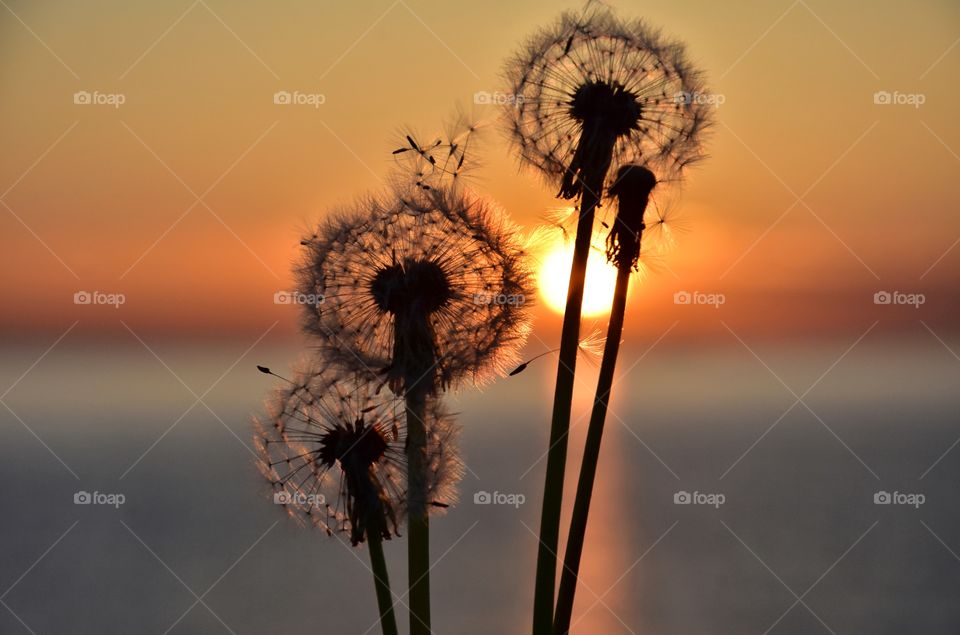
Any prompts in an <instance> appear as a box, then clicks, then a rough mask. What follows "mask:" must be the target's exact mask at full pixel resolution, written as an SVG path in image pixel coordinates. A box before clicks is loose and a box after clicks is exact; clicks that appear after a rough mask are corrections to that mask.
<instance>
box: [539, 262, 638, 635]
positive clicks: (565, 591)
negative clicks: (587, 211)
mask: <svg viewBox="0 0 960 635" xmlns="http://www.w3.org/2000/svg"><path fill="white" fill-rule="evenodd" d="M630 268H631V264H630V263H629V262H626V263H622V264H620V266H619V267H618V268H617V284H616V288H615V290H614V296H613V306H612V307H611V309H610V323H609V326H608V327H607V341H606V344H604V348H603V360H602V361H601V362H600V376H599V379H598V380H597V393H596V396H595V397H594V401H593V410H592V411H591V413H590V425H589V427H588V429H587V440H586V444H585V445H584V449H583V463H582V465H581V467H580V480H579V482H578V483H577V495H576V499H575V500H574V504H573V517H572V518H571V520H570V533H569V535H568V536H567V550H566V553H565V554H564V560H563V570H562V571H561V573H560V591H559V592H558V594H557V610H556V617H555V619H554V625H553V632H554V634H555V635H566V634H567V633H568V632H569V631H570V619H571V615H572V614H573V599H574V594H575V593H576V590H577V575H578V574H579V571H580V558H581V556H582V555H583V543H584V538H585V536H586V532H587V516H588V515H589V513H590V499H591V498H592V496H593V482H594V479H595V477H596V474H597V463H598V462H599V458H600V442H601V440H602V437H603V425H604V421H605V420H606V416H607V401H608V399H609V397H610V390H611V388H612V387H613V371H614V369H615V368H616V365H617V354H618V353H619V350H620V338H621V336H622V334H623V319H624V313H625V312H626V306H627V288H628V286H629V284H630Z"/></svg>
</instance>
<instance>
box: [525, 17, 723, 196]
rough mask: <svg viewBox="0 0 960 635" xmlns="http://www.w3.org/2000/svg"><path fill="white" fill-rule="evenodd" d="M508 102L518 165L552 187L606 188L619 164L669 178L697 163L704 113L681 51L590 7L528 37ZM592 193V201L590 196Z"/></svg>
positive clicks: (696, 79) (564, 191)
mask: <svg viewBox="0 0 960 635" xmlns="http://www.w3.org/2000/svg"><path fill="white" fill-rule="evenodd" d="M506 76H507V79H508V81H509V82H510V85H511V90H512V93H513V95H514V97H515V102H516V103H515V104H514V105H511V107H510V108H509V109H507V123H508V129H509V132H510V136H511V138H512V140H513V142H514V143H515V145H516V146H517V148H518V150H519V154H520V157H521V162H522V163H524V164H527V165H530V166H532V167H534V168H536V169H537V170H539V171H540V172H541V173H542V174H543V176H544V177H545V178H546V179H547V181H548V182H549V183H551V184H553V185H555V186H558V187H559V190H560V192H559V195H560V196H562V197H563V198H574V197H576V196H578V195H579V194H580V193H581V192H582V188H583V187H584V181H589V180H590V174H589V173H590V171H591V170H593V171H595V173H594V174H593V178H594V179H603V178H604V175H606V179H605V183H604V184H605V185H610V184H611V183H612V181H613V179H614V178H615V176H614V175H615V174H616V172H617V170H618V169H619V168H620V167H621V166H623V165H626V164H628V163H641V164H644V165H647V166H648V167H650V168H651V169H652V170H654V172H655V173H657V174H658V176H660V177H661V178H671V177H673V176H674V175H677V174H679V173H680V172H681V171H682V170H683V168H684V167H686V166H687V165H689V164H691V163H693V162H695V161H696V160H698V159H699V158H701V157H702V152H701V145H700V143H701V141H700V137H701V136H702V135H701V133H702V132H703V130H704V129H705V128H706V127H707V126H708V125H709V123H710V119H711V111H710V109H709V108H710V107H709V105H708V104H704V103H701V102H702V100H699V99H691V98H690V96H691V95H694V96H696V95H700V94H702V93H703V92H704V88H703V86H702V81H701V79H700V73H699V72H698V71H697V70H696V69H694V68H693V67H692V66H691V65H690V63H689V62H688V61H687V58H686V53H685V51H684V48H683V46H682V45H680V44H678V43H676V42H672V41H668V40H666V39H664V38H663V37H662V36H661V35H660V33H659V32H658V31H656V30H655V29H652V28H651V27H649V26H648V25H647V24H645V23H644V22H642V21H639V20H634V21H624V20H621V19H620V18H618V17H617V16H616V15H615V14H614V13H613V12H612V11H611V10H610V9H609V8H607V7H605V6H603V5H601V4H599V3H590V4H588V5H587V7H586V8H585V9H584V10H583V11H582V12H579V13H572V12H568V13H564V14H563V15H562V16H561V17H560V19H559V21H558V22H557V23H556V24H555V25H554V26H552V27H550V28H547V29H544V30H542V31H541V32H539V33H538V34H537V35H535V36H534V37H533V38H532V39H531V40H530V41H529V42H528V44H527V46H526V47H525V48H524V49H523V50H522V51H521V52H520V53H519V54H518V55H517V56H516V57H515V58H514V59H512V60H511V61H510V62H509V63H508V66H507V70H506ZM596 194H598V195H599V194H600V193H599V192H597V193H596Z"/></svg>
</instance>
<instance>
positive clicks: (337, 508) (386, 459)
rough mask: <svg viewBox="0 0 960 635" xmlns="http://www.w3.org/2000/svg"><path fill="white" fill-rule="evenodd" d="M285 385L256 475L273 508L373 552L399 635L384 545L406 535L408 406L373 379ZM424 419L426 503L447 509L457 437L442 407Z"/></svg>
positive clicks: (386, 610)
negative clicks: (379, 388)
mask: <svg viewBox="0 0 960 635" xmlns="http://www.w3.org/2000/svg"><path fill="white" fill-rule="evenodd" d="M260 370H261V371H262V372H265V373H268V374H274V373H272V372H271V371H270V370H269V369H268V368H264V367H260ZM275 376H277V377H280V376H279V375H275ZM281 379H284V381H285V382H286V384H285V385H284V386H283V387H282V388H280V389H278V390H277V391H276V394H275V395H274V398H273V400H272V401H271V402H270V404H269V411H268V418H267V419H266V420H265V421H261V420H257V421H256V422H255V436H254V441H255V444H256V448H257V452H258V455H259V457H260V460H259V462H258V467H259V468H260V470H261V472H262V473H263V474H264V476H265V477H266V478H267V479H268V480H269V481H270V483H271V485H272V489H273V497H274V502H275V503H279V504H281V505H282V506H283V507H284V508H285V509H286V510H287V512H288V514H289V515H290V516H291V517H292V518H294V519H296V520H297V521H298V522H300V523H301V524H307V525H311V526H314V527H318V528H320V529H322V530H324V531H325V532H326V533H327V534H328V535H333V534H334V533H344V534H346V535H348V536H349V538H350V542H351V544H353V545H354V546H356V545H359V544H360V543H363V542H366V543H367V544H368V547H369V550H370V561H371V567H372V570H373V573H374V583H375V590H376V594H377V602H378V605H379V609H380V619H381V624H382V626H383V631H384V633H385V634H386V633H391V634H396V633H397V626H396V618H395V616H394V611H393V604H394V602H393V598H392V597H391V592H390V585H389V577H388V573H387V568H386V561H385V559H384V556H383V547H382V545H381V542H382V541H383V540H389V539H390V538H391V537H392V536H394V535H400V529H399V528H400V523H401V522H402V520H403V517H404V516H405V515H406V514H407V513H408V506H409V504H410V503H409V499H408V496H407V469H406V463H407V457H406V451H405V446H406V440H407V434H406V425H405V417H404V413H403V403H402V401H401V400H399V399H397V398H396V397H393V396H391V395H389V394H378V391H377V390H376V385H375V384H374V383H372V382H371V381H369V379H370V378H368V377H363V376H358V375H356V374H355V373H352V372H349V371H344V370H337V369H336V368H335V367H330V366H327V367H326V368H325V369H323V370H318V369H310V370H307V371H301V372H299V373H297V374H296V375H295V376H294V379H292V380H289V379H285V378H282V377H281ZM424 414H425V419H424V424H425V425H424V427H425V431H426V446H425V451H424V456H425V459H426V460H425V465H424V470H423V475H424V476H423V480H424V483H423V485H424V487H423V492H424V495H425V498H424V499H423V500H422V501H420V503H421V504H422V505H423V506H424V507H426V508H430V509H445V508H446V507H447V506H448V505H450V504H451V503H452V502H453V501H454V500H455V498H456V493H455V490H456V484H457V483H458V482H459V480H460V477H461V475H462V463H461V461H460V459H459V455H458V449H457V443H456V435H457V431H456V427H455V425H454V423H453V422H452V419H451V417H450V415H449V414H448V413H446V412H445V411H444V410H443V408H442V407H441V405H440V403H439V402H438V401H436V400H432V401H431V402H430V405H429V407H428V408H427V409H426V410H425V411H424Z"/></svg>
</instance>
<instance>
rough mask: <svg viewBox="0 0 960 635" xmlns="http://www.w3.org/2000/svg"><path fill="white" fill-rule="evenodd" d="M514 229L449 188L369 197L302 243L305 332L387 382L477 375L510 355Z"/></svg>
mask: <svg viewBox="0 0 960 635" xmlns="http://www.w3.org/2000/svg"><path fill="white" fill-rule="evenodd" d="M517 235H518V234H517V229H516V228H515V227H514V226H513V224H512V223H510V222H509V221H507V220H506V218H505V217H504V216H503V214H502V213H501V212H500V211H499V210H498V209H497V208H496V207H495V206H494V205H492V204H491V203H489V202H487V201H485V200H484V199H482V198H480V197H477V196H474V195H471V194H468V193H466V192H464V191H462V190H459V189H451V188H438V189H430V190H429V191H423V190H420V191H417V190H409V191H407V192H406V195H405V196H400V197H397V198H396V199H395V200H378V199H368V200H366V201H364V202H363V203H361V204H360V205H359V206H357V208H355V209H352V210H349V211H346V212H343V213H341V214H339V215H338V216H337V217H336V218H335V219H334V220H333V221H330V222H328V223H326V224H325V225H323V226H322V227H321V228H320V229H319V230H318V231H317V233H316V234H314V235H313V236H311V237H310V238H308V239H307V240H305V241H304V245H305V246H306V256H305V259H304V261H303V265H302V266H301V267H300V269H299V280H300V285H299V287H300V290H301V291H303V292H304V293H307V294H313V295H314V296H315V297H322V298H323V299H324V300H323V302H322V303H320V304H316V305H307V307H306V308H307V311H306V320H305V323H306V330H307V331H308V332H309V333H312V334H314V335H317V336H319V339H320V345H321V347H322V348H324V349H325V353H326V356H327V357H328V358H331V359H335V360H336V361H338V362H340V363H341V364H344V365H347V366H352V367H354V368H357V369H358V370H360V371H366V370H368V369H375V370H377V371H378V372H380V373H381V374H382V375H383V377H384V379H385V381H386V382H387V383H389V385H390V387H391V388H392V389H393V390H394V391H395V392H401V391H403V390H407V391H409V390H411V389H423V390H424V391H425V392H427V393H428V394H432V393H434V392H436V391H437V390H444V389H446V388H449V387H451V386H457V385H459V384H461V383H462V382H465V381H467V382H471V383H475V384H482V383H485V382H486V381H487V380H489V379H490V378H491V377H492V376H494V375H502V374H503V373H504V371H505V369H508V368H509V367H510V366H511V365H512V364H514V363H515V362H516V361H517V357H516V356H517V350H518V349H519V348H520V347H521V346H522V345H523V343H524V342H525V340H526V337H527V334H528V332H529V309H530V306H531V303H532V299H533V295H532V293H531V288H532V282H531V280H532V278H531V272H530V270H529V268H528V266H527V264H526V252H525V250H524V248H523V246H522V245H521V244H520V243H519V241H518V240H517Z"/></svg>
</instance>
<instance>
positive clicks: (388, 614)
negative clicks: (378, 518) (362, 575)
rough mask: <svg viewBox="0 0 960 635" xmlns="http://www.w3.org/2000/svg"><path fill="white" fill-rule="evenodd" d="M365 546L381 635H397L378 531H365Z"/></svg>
mask: <svg viewBox="0 0 960 635" xmlns="http://www.w3.org/2000/svg"><path fill="white" fill-rule="evenodd" d="M367 546H368V547H369V549H370V568H371V569H372V570H373V586H374V588H375V589H376V591H377V607H378V608H379V609H380V628H381V629H382V630H383V635H397V617H396V615H394V612H393V594H392V593H391V592H390V577H389V575H388V574H387V561H386V558H384V557H383V539H382V538H381V537H380V532H379V531H376V530H374V531H369V530H368V531H367Z"/></svg>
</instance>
